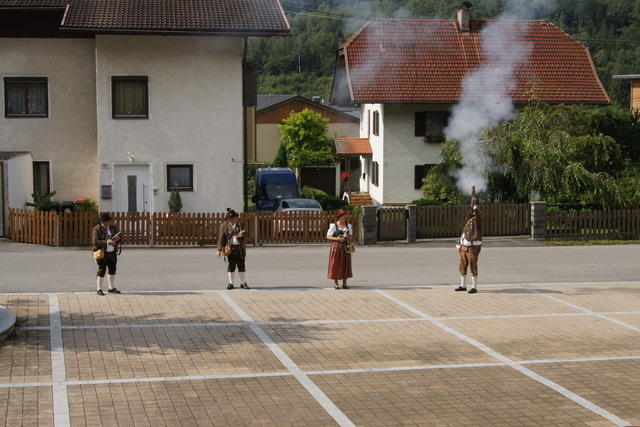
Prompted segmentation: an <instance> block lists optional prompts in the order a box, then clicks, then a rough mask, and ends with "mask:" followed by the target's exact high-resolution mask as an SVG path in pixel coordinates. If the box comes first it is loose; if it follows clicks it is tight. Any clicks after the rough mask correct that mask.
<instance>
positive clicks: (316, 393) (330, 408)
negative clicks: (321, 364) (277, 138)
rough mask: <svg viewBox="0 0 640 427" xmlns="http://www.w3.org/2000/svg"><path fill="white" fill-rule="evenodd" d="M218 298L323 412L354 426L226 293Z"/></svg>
mask: <svg viewBox="0 0 640 427" xmlns="http://www.w3.org/2000/svg"><path fill="white" fill-rule="evenodd" d="M219 295H220V297H221V298H222V299H223V300H224V301H225V302H226V303H227V304H228V305H229V307H231V308H232V309H233V311H235V312H236V314H238V316H240V318H241V319H242V320H244V321H245V322H247V323H248V324H249V326H250V327H251V330H252V331H253V333H254V334H256V335H257V336H258V338H260V340H261V341H262V342H263V343H264V345H265V346H267V348H268V349H269V350H271V352H272V353H273V354H274V355H275V356H276V358H278V360H279V361H280V363H282V364H283V365H284V366H285V367H286V368H287V369H288V370H289V371H290V372H291V373H293V376H294V377H295V378H296V379H297V380H298V382H300V384H302V386H303V387H304V388H305V389H306V390H307V391H308V392H309V394H311V396H313V398H314V399H315V400H316V401H317V402H318V403H319V404H320V406H322V408H324V410H325V411H327V413H328V414H329V415H331V417H332V418H333V419H334V420H335V421H336V422H337V423H338V425H340V426H350V427H351V426H354V427H355V424H354V423H353V422H352V421H351V420H350V419H349V417H347V415H346V414H345V413H344V412H342V411H341V410H340V408H338V407H337V406H336V404H335V403H333V402H332V401H331V399H329V396H327V395H326V394H325V393H324V392H323V391H322V390H321V389H320V387H318V386H317V385H316V384H315V383H314V382H313V381H311V379H310V378H309V377H308V376H307V375H306V374H305V373H304V372H303V371H302V370H301V369H300V368H299V367H298V365H296V363H295V362H294V361H293V360H292V359H291V358H290V357H289V356H288V355H287V353H285V351H284V350H282V348H280V346H279V345H278V344H276V343H275V342H274V341H273V339H271V337H270V336H269V335H268V334H267V333H266V332H265V331H264V330H263V329H262V328H261V327H260V326H259V325H257V324H256V323H255V322H254V321H253V318H252V317H251V316H250V315H249V314H248V313H247V312H246V311H244V310H243V309H242V307H240V306H239V305H238V304H237V303H236V302H235V301H234V300H233V299H232V298H231V297H230V296H229V294H228V293H225V292H219Z"/></svg>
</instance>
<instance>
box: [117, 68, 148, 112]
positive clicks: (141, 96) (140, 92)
mask: <svg viewBox="0 0 640 427" xmlns="http://www.w3.org/2000/svg"><path fill="white" fill-rule="evenodd" d="M148 83H149V82H148V79H147V77H145V76H127V77H112V78H111V101H112V104H113V105H112V108H113V111H112V115H113V118H114V119H127V118H128V119H147V118H149V85H148Z"/></svg>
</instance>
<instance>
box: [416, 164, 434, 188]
mask: <svg viewBox="0 0 640 427" xmlns="http://www.w3.org/2000/svg"><path fill="white" fill-rule="evenodd" d="M434 166H435V165H416V166H415V174H414V182H413V188H415V189H416V190H419V189H420V188H422V180H424V177H425V176H427V174H428V173H429V171H430V170H431V168H433V167H434Z"/></svg>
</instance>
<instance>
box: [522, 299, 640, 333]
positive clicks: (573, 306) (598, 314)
mask: <svg viewBox="0 0 640 427" xmlns="http://www.w3.org/2000/svg"><path fill="white" fill-rule="evenodd" d="M524 289H525V290H526V291H529V292H531V293H533V294H536V295H540V296H543V297H545V298H548V299H550V300H552V301H555V302H557V303H560V304H564V305H566V306H567V307H571V308H574V309H576V310H579V311H582V312H583V313H585V314H588V315H591V316H596V317H599V318H601V319H604V320H608V321H609V322H613V323H615V324H616V325H619V326H622V327H624V328H627V329H631V330H632V331H636V332H640V328H638V327H637V326H633V325H630V324H628V323H626V322H623V321H622V320H618V319H614V318H613V317H609V316H606V315H605V314H602V313H596V312H593V311H591V310H589V309H587V308H585V307H582V306H580V305H578V304H574V303H572V302H569V301H565V300H563V299H562V298H558V297H555V296H553V295H548V294H545V293H544V292H540V291H539V290H537V289H529V288H524Z"/></svg>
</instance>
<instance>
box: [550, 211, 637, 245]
mask: <svg viewBox="0 0 640 427" xmlns="http://www.w3.org/2000/svg"><path fill="white" fill-rule="evenodd" d="M546 237H547V238H549V239H630V240H631V239H639V238H640V210H595V211H586V210H579V211H548V212H547V229H546Z"/></svg>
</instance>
